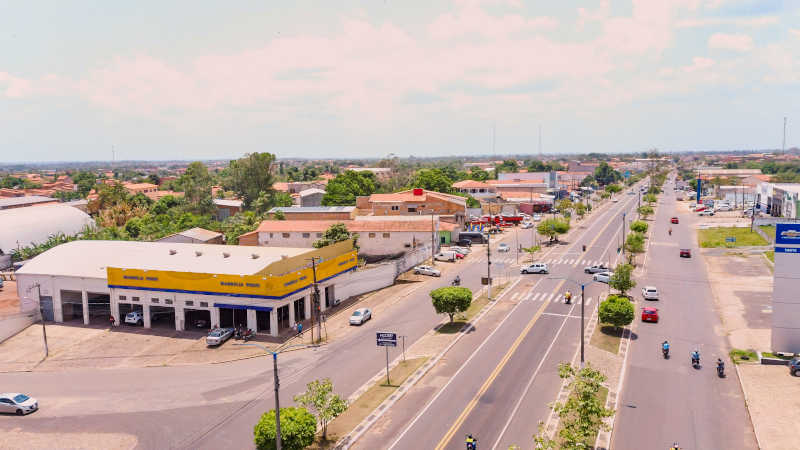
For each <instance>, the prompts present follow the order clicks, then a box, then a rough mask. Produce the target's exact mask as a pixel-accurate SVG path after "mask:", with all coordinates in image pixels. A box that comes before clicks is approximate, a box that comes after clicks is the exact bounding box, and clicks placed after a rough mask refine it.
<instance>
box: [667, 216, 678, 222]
mask: <svg viewBox="0 0 800 450" xmlns="http://www.w3.org/2000/svg"><path fill="white" fill-rule="evenodd" d="M669 221H670V223H678V218H677V217H673V218H672V219H669Z"/></svg>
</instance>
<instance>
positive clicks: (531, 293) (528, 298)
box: [525, 292, 533, 301]
mask: <svg viewBox="0 0 800 450" xmlns="http://www.w3.org/2000/svg"><path fill="white" fill-rule="evenodd" d="M531 297H533V292H528V295H526V296H525V300H526V301H527V300H530V299H531Z"/></svg>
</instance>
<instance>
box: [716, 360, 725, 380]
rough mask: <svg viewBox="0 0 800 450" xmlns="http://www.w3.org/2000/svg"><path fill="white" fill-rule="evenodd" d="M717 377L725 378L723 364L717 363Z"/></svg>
mask: <svg viewBox="0 0 800 450" xmlns="http://www.w3.org/2000/svg"><path fill="white" fill-rule="evenodd" d="M717 376H719V377H720V378H725V363H723V362H719V363H718V364H717Z"/></svg>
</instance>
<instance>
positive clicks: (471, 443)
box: [464, 434, 478, 450]
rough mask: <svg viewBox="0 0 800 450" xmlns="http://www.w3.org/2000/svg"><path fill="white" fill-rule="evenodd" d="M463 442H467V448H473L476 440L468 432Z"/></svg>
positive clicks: (472, 449)
mask: <svg viewBox="0 0 800 450" xmlns="http://www.w3.org/2000/svg"><path fill="white" fill-rule="evenodd" d="M464 442H465V443H466V444H467V450H474V449H475V444H476V443H477V442H478V440H477V439H475V438H473V437H472V435H471V434H468V435H467V438H466V439H465V440H464Z"/></svg>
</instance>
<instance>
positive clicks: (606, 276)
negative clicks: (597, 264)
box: [592, 272, 611, 283]
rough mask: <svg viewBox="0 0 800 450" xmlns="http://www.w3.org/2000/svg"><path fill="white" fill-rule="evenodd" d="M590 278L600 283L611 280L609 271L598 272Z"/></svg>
mask: <svg viewBox="0 0 800 450" xmlns="http://www.w3.org/2000/svg"><path fill="white" fill-rule="evenodd" d="M592 280H594V281H598V282H600V283H608V282H609V281H611V272H600V273H596V274H594V275H592Z"/></svg>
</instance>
